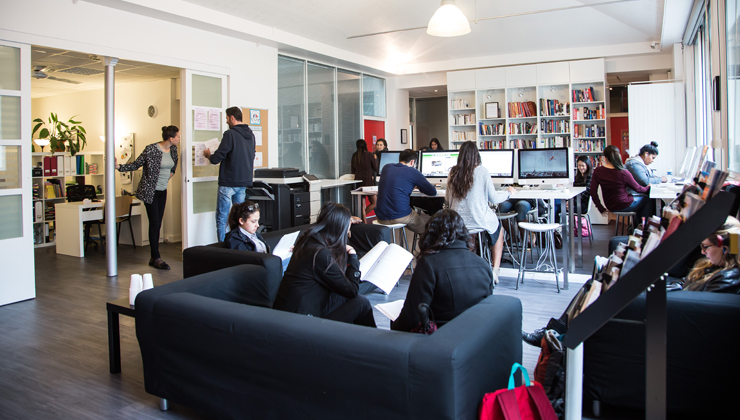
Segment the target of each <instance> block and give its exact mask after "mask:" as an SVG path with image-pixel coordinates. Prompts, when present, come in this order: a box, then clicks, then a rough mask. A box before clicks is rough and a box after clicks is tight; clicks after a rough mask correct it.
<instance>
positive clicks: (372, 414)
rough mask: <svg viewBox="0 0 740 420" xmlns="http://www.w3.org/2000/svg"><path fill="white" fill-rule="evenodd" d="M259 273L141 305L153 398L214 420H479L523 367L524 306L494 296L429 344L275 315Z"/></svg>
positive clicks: (166, 291)
mask: <svg viewBox="0 0 740 420" xmlns="http://www.w3.org/2000/svg"><path fill="white" fill-rule="evenodd" d="M271 282H272V279H271V277H270V276H267V273H266V270H265V268H264V267H261V266H250V265H243V266H238V267H231V268H226V269H222V270H219V271H215V272H211V273H206V274H202V275H198V276H194V277H190V278H187V279H183V280H179V281H175V282H172V283H169V284H166V285H163V286H158V287H155V288H153V289H150V290H147V291H144V292H142V293H140V294H139V295H138V296H137V298H136V336H137V338H138V340H139V345H140V347H141V354H142V360H143V365H144V383H145V388H146V391H147V392H148V393H150V394H153V395H155V396H157V397H160V398H164V399H167V400H168V401H170V402H174V403H177V404H182V405H184V406H187V407H190V408H192V409H195V410H197V411H200V412H203V413H205V414H207V415H210V416H213V417H215V418H234V419H235V418H248V419H298V418H316V419H332V418H341V419H348V418H351V419H385V420H390V419H471V420H472V419H476V418H477V415H478V406H479V404H480V401H481V399H482V397H483V395H484V394H485V393H486V392H492V391H495V390H497V389H501V388H504V387H506V386H507V382H508V377H509V373H510V370H511V366H512V364H513V363H514V362H521V359H522V341H521V325H522V306H521V302H520V301H519V299H516V298H513V297H510V296H490V297H488V298H487V299H485V300H483V301H482V302H480V303H479V304H477V305H475V306H474V307H472V308H470V309H468V310H467V311H465V312H463V313H462V314H461V315H460V316H458V317H457V318H455V319H454V320H452V321H451V322H449V323H448V324H446V325H445V326H444V327H442V328H440V329H439V330H438V331H437V332H435V333H434V334H433V335H431V336H425V335H422V334H414V333H404V332H398V331H389V330H380V329H375V328H367V327H362V326H357V325H352V324H345V323H340V322H335V321H329V320H324V319H321V318H314V317H309V316H303V315H298V314H293V313H288V312H282V311H278V310H274V309H268V307H269V306H270V304H271V303H272V302H271V300H270V296H269V293H268V290H271V289H272V288H273V287H274V285H272V284H270V283H271Z"/></svg>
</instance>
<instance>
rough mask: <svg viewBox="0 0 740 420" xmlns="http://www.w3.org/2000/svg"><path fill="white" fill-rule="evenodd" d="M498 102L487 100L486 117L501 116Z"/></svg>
mask: <svg viewBox="0 0 740 420" xmlns="http://www.w3.org/2000/svg"><path fill="white" fill-rule="evenodd" d="M499 117H500V114H499V109H498V102H486V118H487V119H490V118H499Z"/></svg>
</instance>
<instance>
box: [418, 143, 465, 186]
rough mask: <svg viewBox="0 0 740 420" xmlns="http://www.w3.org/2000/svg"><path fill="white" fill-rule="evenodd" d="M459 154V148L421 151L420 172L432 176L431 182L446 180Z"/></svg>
mask: <svg viewBox="0 0 740 420" xmlns="http://www.w3.org/2000/svg"><path fill="white" fill-rule="evenodd" d="M458 154H459V152H458V151H457V150H446V151H425V152H419V172H421V174H422V175H424V176H425V177H427V178H431V179H430V180H429V182H446V181H447V175H448V174H449V173H450V168H452V167H453V166H455V165H457V155H458Z"/></svg>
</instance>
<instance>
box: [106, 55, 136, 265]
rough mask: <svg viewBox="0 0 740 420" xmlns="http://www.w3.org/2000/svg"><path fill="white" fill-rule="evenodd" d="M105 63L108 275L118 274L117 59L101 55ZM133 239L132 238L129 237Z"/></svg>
mask: <svg viewBox="0 0 740 420" xmlns="http://www.w3.org/2000/svg"><path fill="white" fill-rule="evenodd" d="M103 64H104V65H105V215H106V216H105V241H106V242H107V244H106V247H105V256H106V261H107V263H108V264H107V265H108V277H115V276H117V275H118V248H117V247H116V243H117V242H118V241H117V238H116V169H115V153H116V151H115V144H116V136H115V132H116V130H115V121H116V117H115V91H116V77H115V67H116V64H118V59H117V58H113V57H103ZM131 239H132V240H133V238H131Z"/></svg>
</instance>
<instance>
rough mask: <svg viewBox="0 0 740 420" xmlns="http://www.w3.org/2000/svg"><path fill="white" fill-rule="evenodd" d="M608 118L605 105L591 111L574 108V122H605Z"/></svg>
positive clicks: (585, 108)
mask: <svg viewBox="0 0 740 420" xmlns="http://www.w3.org/2000/svg"><path fill="white" fill-rule="evenodd" d="M605 118H606V111H605V110H604V105H599V106H598V107H596V109H590V108H587V107H585V106H584V107H582V108H573V119H574V120H603V119H605Z"/></svg>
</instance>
